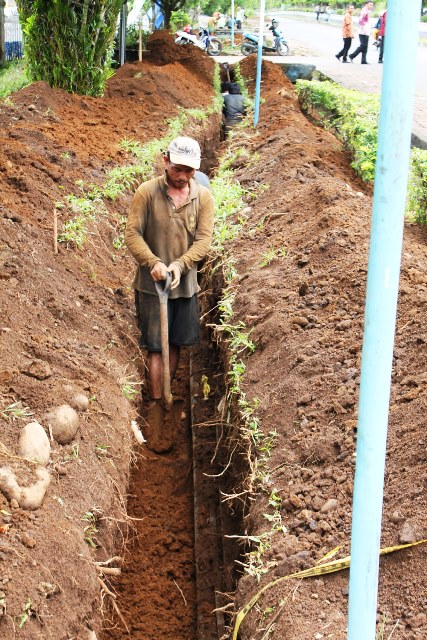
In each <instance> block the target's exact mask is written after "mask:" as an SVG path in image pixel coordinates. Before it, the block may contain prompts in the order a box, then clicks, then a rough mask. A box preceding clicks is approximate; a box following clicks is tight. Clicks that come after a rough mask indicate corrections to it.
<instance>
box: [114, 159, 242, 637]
mask: <svg viewBox="0 0 427 640" xmlns="http://www.w3.org/2000/svg"><path fill="white" fill-rule="evenodd" d="M216 151H217V149H215V150H214V149H210V150H209V149H205V162H204V165H202V170H204V171H205V172H206V173H208V174H209V173H210V172H211V167H212V166H214V165H215V162H216V158H215V153H216ZM206 154H207V156H206ZM200 266H201V267H202V269H201V271H202V272H204V275H202V276H200V285H201V293H200V294H199V301H200V307H201V309H200V314H201V317H202V339H201V344H200V345H199V346H198V347H193V348H192V349H189V350H183V354H182V356H181V363H180V366H179V369H178V372H177V376H176V379H175V381H174V383H173V386H172V392H173V394H174V396H180V397H182V398H183V399H184V409H183V412H182V414H181V419H180V420H178V421H177V431H176V436H175V444H174V447H173V448H172V450H171V451H170V452H169V453H164V454H156V453H154V452H152V451H150V450H149V449H147V448H146V447H142V448H141V450H140V451H139V452H138V456H137V462H136V464H135V465H134V467H133V469H132V471H131V477H130V483H129V493H128V502H127V514H128V516H129V517H130V518H131V519H132V520H131V523H132V525H131V529H130V533H129V534H128V537H127V540H126V544H125V549H124V551H123V552H122V554H121V555H122V556H123V557H124V562H123V566H122V573H121V575H120V576H118V577H117V578H114V579H112V580H111V581H110V584H111V586H112V588H113V590H114V591H115V593H116V594H117V606H118V608H119V610H120V612H121V616H122V619H120V618H121V616H119V615H118V614H117V612H116V611H113V610H112V611H109V612H108V614H107V615H106V616H105V625H104V632H103V635H102V638H103V639H104V640H105V639H107V638H109V639H114V640H119V639H121V638H127V637H129V635H130V636H131V637H132V638H133V639H134V640H158V639H159V638H162V640H219V639H220V638H221V637H223V636H224V633H225V628H226V625H227V620H226V618H225V614H224V612H223V611H220V610H219V609H223V607H224V606H225V605H227V604H229V603H230V601H231V599H232V594H233V591H234V589H235V586H236V575H235V567H236V564H235V560H236V559H237V558H238V557H239V554H240V550H239V547H238V546H237V544H236V542H235V540H234V539H230V538H227V534H231V533H233V534H236V533H237V532H238V531H240V529H241V526H240V521H241V518H242V514H241V513H238V512H236V511H232V510H229V509H228V507H227V503H224V501H222V500H221V496H222V495H224V494H226V493H227V492H228V491H229V489H230V487H232V486H233V472H234V471H235V469H234V467H233V466H230V467H229V465H228V464H227V463H228V460H229V457H228V445H227V438H226V434H225V432H224V430H223V425H222V424H221V420H220V419H219V417H218V416H219V414H218V405H219V404H220V402H221V400H222V398H223V396H224V392H225V391H224V371H223V366H222V363H221V356H220V353H219V350H218V348H217V346H216V344H215V342H214V341H213V340H212V336H211V334H210V329H209V328H208V326H207V325H209V324H210V323H215V322H216V321H217V318H215V311H212V310H215V308H216V302H217V301H216V299H215V298H216V296H217V295H218V292H219V291H220V290H221V288H222V284H223V283H222V282H221V281H220V278H221V276H220V275H218V273H217V275H216V277H215V283H213V282H212V278H211V277H210V276H209V268H204V266H203V265H200ZM143 373H144V372H143V371H141V375H143ZM206 383H207V384H208V385H209V389H210V390H209V393H207V387H206ZM147 400H148V398H147V397H143V398H142V405H141V407H140V409H141V411H140V413H141V415H142V416H143V415H144V404H146V402H147ZM140 427H141V430H142V432H144V419H143V418H142V419H141V423H140ZM215 610H216V611H215ZM125 623H126V626H127V629H126V626H125Z"/></svg>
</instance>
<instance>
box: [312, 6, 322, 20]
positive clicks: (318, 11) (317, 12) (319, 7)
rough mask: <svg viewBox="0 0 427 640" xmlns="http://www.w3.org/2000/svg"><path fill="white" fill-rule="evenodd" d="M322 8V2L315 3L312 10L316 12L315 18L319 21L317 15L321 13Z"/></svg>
mask: <svg viewBox="0 0 427 640" xmlns="http://www.w3.org/2000/svg"><path fill="white" fill-rule="evenodd" d="M322 9H323V5H322V4H316V7H315V9H314V12H315V14H316V20H317V22H319V16H320V14H321V13H322Z"/></svg>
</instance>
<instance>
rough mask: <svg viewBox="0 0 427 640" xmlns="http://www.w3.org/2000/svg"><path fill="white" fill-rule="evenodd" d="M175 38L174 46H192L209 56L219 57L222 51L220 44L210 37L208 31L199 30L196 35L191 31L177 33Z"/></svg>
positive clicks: (216, 39)
mask: <svg viewBox="0 0 427 640" xmlns="http://www.w3.org/2000/svg"><path fill="white" fill-rule="evenodd" d="M175 36H176V37H175V44H179V45H189V44H192V45H194V46H195V47H199V49H202V50H203V51H206V53H207V54H208V55H210V56H219V54H220V53H221V51H222V44H221V42H220V41H219V40H218V38H215V37H213V36H211V34H210V33H209V31H208V29H200V31H199V33H198V34H197V35H196V34H195V33H193V32H192V31H190V32H187V31H177V32H176V34H175Z"/></svg>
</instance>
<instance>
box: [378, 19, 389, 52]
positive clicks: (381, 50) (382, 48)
mask: <svg viewBox="0 0 427 640" xmlns="http://www.w3.org/2000/svg"><path fill="white" fill-rule="evenodd" d="M386 20H387V10H386V11H384V13H383V15H382V16H381V24H380V33H379V35H380V37H381V41H380V57H379V58H378V62H379V63H380V64H382V61H383V57H384V40H385V23H386Z"/></svg>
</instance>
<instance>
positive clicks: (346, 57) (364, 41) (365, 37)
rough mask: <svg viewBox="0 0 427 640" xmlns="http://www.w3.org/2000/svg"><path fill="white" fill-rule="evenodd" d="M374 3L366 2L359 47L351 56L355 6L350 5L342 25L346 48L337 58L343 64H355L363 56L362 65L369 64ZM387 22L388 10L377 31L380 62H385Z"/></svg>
mask: <svg viewBox="0 0 427 640" xmlns="http://www.w3.org/2000/svg"><path fill="white" fill-rule="evenodd" d="M373 8H374V3H373V2H365V3H364V5H363V8H362V10H361V12H360V16H359V46H358V47H357V49H355V51H353V53H351V54H349V51H350V48H351V43H352V40H353V38H354V26H353V11H354V5H352V4H350V5H348V7H347V9H346V12H345V15H344V19H343V24H342V37H343V41H344V46H343V48H342V49H341V51H339V52H338V53H337V54H336V55H335V57H336V58H337V60H341V59H342V62H344V63H345V62H353V61H354V60H355V58H357V56H358V55H361V58H362V60H361V64H369V63H368V61H367V53H368V44H369V36H370V34H371V12H372V11H373ZM386 20H387V10H385V11H383V12H382V13H381V15H380V17H379V19H378V22H377V25H376V29H377V38H378V40H379V47H378V48H379V58H378V62H379V63H382V62H383V56H384V40H385V29H386Z"/></svg>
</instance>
